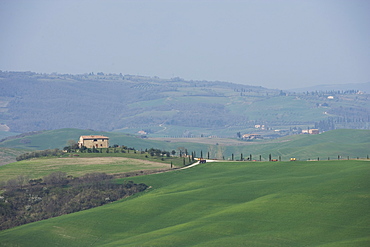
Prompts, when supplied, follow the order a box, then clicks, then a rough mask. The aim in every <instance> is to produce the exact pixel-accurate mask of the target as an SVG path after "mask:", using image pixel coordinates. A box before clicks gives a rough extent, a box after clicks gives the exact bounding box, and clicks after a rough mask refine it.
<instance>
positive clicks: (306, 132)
mask: <svg viewBox="0 0 370 247" xmlns="http://www.w3.org/2000/svg"><path fill="white" fill-rule="evenodd" d="M319 133H320V131H319V130H318V129H308V130H302V134H311V135H317V134H319Z"/></svg>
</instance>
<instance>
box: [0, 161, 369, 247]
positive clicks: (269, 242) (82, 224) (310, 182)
mask: <svg viewBox="0 0 370 247" xmlns="http://www.w3.org/2000/svg"><path fill="white" fill-rule="evenodd" d="M368 174H369V162H368V161H320V162H300V161H298V162H278V163H274V162H261V163H258V164H256V163H248V162H243V163H241V162H227V163H217V162H214V163H209V164H205V165H200V166H197V167H194V168H191V169H187V170H182V171H174V172H169V173H162V174H156V175H149V176H142V177H136V178H135V179H134V182H135V183H139V182H140V183H145V184H147V185H149V186H152V187H151V189H149V190H147V191H146V192H144V193H141V194H140V195H138V196H133V197H130V198H128V199H124V200H121V201H118V202H115V203H111V204H108V205H105V206H102V207H99V208H94V209H91V210H86V211H82V212H78V213H74V214H70V215H64V216H61V217H56V218H52V219H48V220H44V221H40V222H35V223H31V224H27V225H24V226H20V227H16V228H13V229H9V230H5V231H2V232H0V239H1V240H2V241H0V246H15V245H16V246H71V247H72V246H368V245H369V244H370V238H369V234H368V233H369V230H370V229H369V225H370V214H369V210H368V205H369V203H370V201H369V196H368V191H369V189H370V183H369V179H368ZM20 236H22V237H20Z"/></svg>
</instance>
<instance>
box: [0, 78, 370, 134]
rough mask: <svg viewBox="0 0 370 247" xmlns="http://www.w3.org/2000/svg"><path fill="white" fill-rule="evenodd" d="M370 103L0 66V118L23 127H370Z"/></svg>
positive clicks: (355, 97)
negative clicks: (12, 69)
mask: <svg viewBox="0 0 370 247" xmlns="http://www.w3.org/2000/svg"><path fill="white" fill-rule="evenodd" d="M329 96H331V97H332V98H328V97H329ZM368 103H369V95H368V94H364V93H362V92H359V91H358V90H347V91H334V90H332V91H326V92H304V93H292V92H290V93H287V92H283V91H281V90H277V89H273V90H272V89H266V88H263V87H257V86H247V85H240V84H234V83H229V82H218V81H216V82H209V81H186V80H184V79H181V78H178V77H176V78H171V79H161V78H158V77H145V76H134V75H122V74H104V73H102V72H100V73H97V74H94V73H90V74H83V75H68V74H66V75H61V74H37V73H33V72H0V124H1V125H2V126H7V127H9V128H10V131H12V132H18V133H24V132H30V131H39V130H50V129H60V128H79V129H94V130H104V131H114V130H121V129H126V130H130V129H133V130H134V131H137V130H138V129H145V130H148V132H156V131H158V128H159V127H158V126H176V128H178V129H177V132H176V133H175V135H179V136H181V135H183V133H187V134H186V135H187V136H190V137H191V136H194V135H196V134H199V133H191V131H190V132H189V130H188V129H189V128H190V129H191V128H201V129H203V130H204V129H210V130H211V131H209V132H211V133H213V134H215V135H218V136H223V134H222V133H224V132H223V131H224V130H230V131H231V133H234V135H235V134H236V133H237V132H239V131H242V132H246V131H248V128H249V129H253V128H254V126H255V125H257V124H259V125H262V124H263V125H265V126H268V128H269V129H275V128H281V127H283V128H285V129H289V128H295V127H304V128H306V127H307V126H309V127H311V128H313V127H317V128H320V129H321V130H322V131H325V130H329V129H336V128H358V129H368V128H370V127H369V122H370V104H368ZM156 128H157V129H156ZM234 129H235V130H234ZM160 131H162V133H163V135H173V134H174V133H171V134H170V133H166V128H161V129H160ZM189 133H190V134H189Z"/></svg>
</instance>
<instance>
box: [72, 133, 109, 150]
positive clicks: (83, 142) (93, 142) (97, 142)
mask: <svg viewBox="0 0 370 247" xmlns="http://www.w3.org/2000/svg"><path fill="white" fill-rule="evenodd" d="M83 146H85V147H87V148H93V147H95V148H107V147H109V137H106V136H98V135H96V136H95V135H91V136H80V139H79V140H78V147H80V148H81V147H83Z"/></svg>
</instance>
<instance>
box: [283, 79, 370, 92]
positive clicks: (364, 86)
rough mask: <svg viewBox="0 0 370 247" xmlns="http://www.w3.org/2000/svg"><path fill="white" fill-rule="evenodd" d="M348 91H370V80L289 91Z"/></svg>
mask: <svg viewBox="0 0 370 247" xmlns="http://www.w3.org/2000/svg"><path fill="white" fill-rule="evenodd" d="M333 90H340V91H347V90H359V91H361V92H365V93H370V82H367V83H348V84H324V85H316V86H311V87H303V88H293V89H289V90H288V91H291V92H307V91H309V92H311V91H333Z"/></svg>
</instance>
